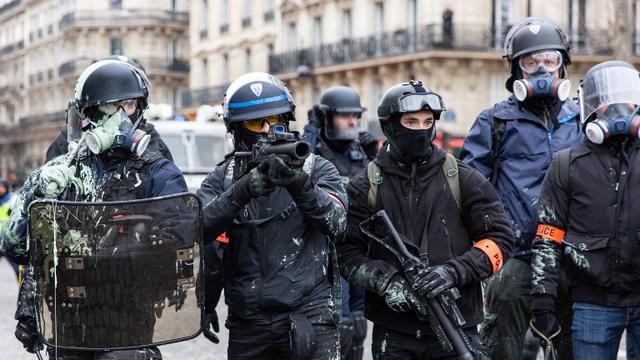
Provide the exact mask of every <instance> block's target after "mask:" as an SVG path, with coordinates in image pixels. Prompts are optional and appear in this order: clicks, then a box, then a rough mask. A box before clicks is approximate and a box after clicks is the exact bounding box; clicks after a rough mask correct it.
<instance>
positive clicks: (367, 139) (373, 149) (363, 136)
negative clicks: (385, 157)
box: [358, 131, 378, 159]
mask: <svg viewBox="0 0 640 360" xmlns="http://www.w3.org/2000/svg"><path fill="white" fill-rule="evenodd" d="M358 142H360V146H362V149H363V150H364V152H365V153H366V154H367V157H368V158H369V159H373V158H375V157H376V154H377V153H378V138H376V137H375V136H373V135H372V134H371V133H370V132H367V131H361V132H359V133H358Z"/></svg>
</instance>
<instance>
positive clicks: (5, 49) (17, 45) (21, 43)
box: [0, 40, 24, 56]
mask: <svg viewBox="0 0 640 360" xmlns="http://www.w3.org/2000/svg"><path fill="white" fill-rule="evenodd" d="M23 47H24V41H22V40H20V41H18V42H17V43H13V44H10V45H7V46H5V47H3V48H0V56H4V55H7V54H10V53H12V52H14V51H17V50H20V49H22V48H23Z"/></svg>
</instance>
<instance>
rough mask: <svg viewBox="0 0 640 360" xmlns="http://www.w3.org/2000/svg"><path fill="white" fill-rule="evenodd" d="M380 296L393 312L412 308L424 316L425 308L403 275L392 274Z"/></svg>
mask: <svg viewBox="0 0 640 360" xmlns="http://www.w3.org/2000/svg"><path fill="white" fill-rule="evenodd" d="M380 296H382V297H383V298H384V301H385V302H386V303H387V305H388V306H389V307H390V308H391V309H392V310H393V311H395V312H406V311H409V310H411V309H413V310H414V311H415V312H416V313H418V315H421V316H424V315H426V314H427V308H426V307H425V306H424V304H422V303H420V301H419V300H418V298H417V297H416V294H415V293H414V292H413V289H411V286H410V285H409V282H408V281H407V279H405V277H404V276H403V275H399V274H396V275H394V276H393V277H392V278H391V280H389V284H388V285H387V286H386V288H385V289H384V290H383V291H382V293H381V294H380Z"/></svg>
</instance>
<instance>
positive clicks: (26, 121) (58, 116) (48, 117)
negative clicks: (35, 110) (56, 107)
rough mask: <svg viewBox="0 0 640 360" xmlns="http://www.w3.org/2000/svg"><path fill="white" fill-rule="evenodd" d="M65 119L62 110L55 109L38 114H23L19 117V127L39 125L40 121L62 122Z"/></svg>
mask: <svg viewBox="0 0 640 360" xmlns="http://www.w3.org/2000/svg"><path fill="white" fill-rule="evenodd" d="M65 120H66V116H65V112H64V111H56V112H51V113H46V114H38V115H31V116H25V117H21V118H20V127H21V128H23V129H24V128H29V127H31V126H34V125H41V124H42V123H47V122H50V123H60V124H64V122H65Z"/></svg>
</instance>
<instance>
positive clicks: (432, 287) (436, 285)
mask: <svg viewBox="0 0 640 360" xmlns="http://www.w3.org/2000/svg"><path fill="white" fill-rule="evenodd" d="M409 281H410V282H411V286H412V288H413V291H415V292H416V294H420V295H425V294H426V295H427V297H429V298H434V297H436V296H438V295H440V294H441V293H442V292H443V291H445V290H448V289H451V288H452V287H455V286H456V284H457V283H458V274H457V273H456V270H455V269H454V268H453V267H451V266H450V265H438V266H430V267H427V268H422V269H420V270H419V271H418V272H416V273H413V274H411V275H409Z"/></svg>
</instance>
